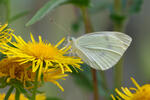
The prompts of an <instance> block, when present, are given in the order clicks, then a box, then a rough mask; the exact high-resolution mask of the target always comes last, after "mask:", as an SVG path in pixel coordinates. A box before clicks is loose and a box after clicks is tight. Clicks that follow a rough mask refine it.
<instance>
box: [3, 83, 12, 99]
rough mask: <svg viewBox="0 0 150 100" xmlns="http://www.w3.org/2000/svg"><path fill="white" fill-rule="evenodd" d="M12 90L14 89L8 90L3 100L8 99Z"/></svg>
mask: <svg viewBox="0 0 150 100" xmlns="http://www.w3.org/2000/svg"><path fill="white" fill-rule="evenodd" d="M13 89H14V87H13V86H12V87H10V88H9V90H8V92H7V93H6V95H5V98H4V100H8V98H9V96H10V95H11V93H12V91H13Z"/></svg>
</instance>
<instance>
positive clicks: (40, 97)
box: [0, 93, 46, 100]
mask: <svg viewBox="0 0 150 100" xmlns="http://www.w3.org/2000/svg"><path fill="white" fill-rule="evenodd" d="M4 98H5V94H4V93H3V94H0V100H4ZM8 100H15V94H14V93H12V94H11V95H10V96H9V99H8ZM19 100H29V99H28V98H26V97H25V96H24V95H23V94H21V95H20V98H19ZM36 100H46V97H45V95H43V94H38V95H36Z"/></svg>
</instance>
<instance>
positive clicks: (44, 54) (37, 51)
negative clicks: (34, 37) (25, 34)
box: [24, 43, 62, 59]
mask: <svg viewBox="0 0 150 100" xmlns="http://www.w3.org/2000/svg"><path fill="white" fill-rule="evenodd" d="M25 48H26V50H25V51H24V52H25V53H26V54H28V55H31V56H34V57H36V58H39V59H54V58H55V57H59V56H62V52H61V51H59V50H58V49H57V48H55V47H54V46H52V45H50V44H44V43H28V45H27V47H25Z"/></svg>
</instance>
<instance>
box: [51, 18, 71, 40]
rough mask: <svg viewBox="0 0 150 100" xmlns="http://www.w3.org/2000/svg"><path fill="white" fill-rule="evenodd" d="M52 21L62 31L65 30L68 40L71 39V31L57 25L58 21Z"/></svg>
mask: <svg viewBox="0 0 150 100" xmlns="http://www.w3.org/2000/svg"><path fill="white" fill-rule="evenodd" d="M50 21H51V22H53V23H54V24H55V25H56V26H57V27H58V28H59V29H61V30H63V31H64V32H65V33H67V38H68V37H69V38H70V37H71V34H70V33H71V30H69V29H67V28H65V27H63V26H64V25H63V26H62V25H60V24H59V23H57V22H56V20H54V19H50Z"/></svg>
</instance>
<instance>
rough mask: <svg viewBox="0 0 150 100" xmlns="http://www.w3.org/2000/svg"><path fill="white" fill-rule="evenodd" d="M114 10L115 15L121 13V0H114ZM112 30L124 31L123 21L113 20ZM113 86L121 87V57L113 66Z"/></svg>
mask: <svg viewBox="0 0 150 100" xmlns="http://www.w3.org/2000/svg"><path fill="white" fill-rule="evenodd" d="M114 10H115V13H116V14H117V15H121V11H122V4H121V0H114ZM114 31H119V32H123V31H124V22H120V23H118V22H115V21H114ZM114 80H115V82H114V83H115V84H114V88H119V87H121V82H122V80H123V58H121V59H120V61H119V62H118V63H117V64H116V66H115V71H114Z"/></svg>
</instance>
